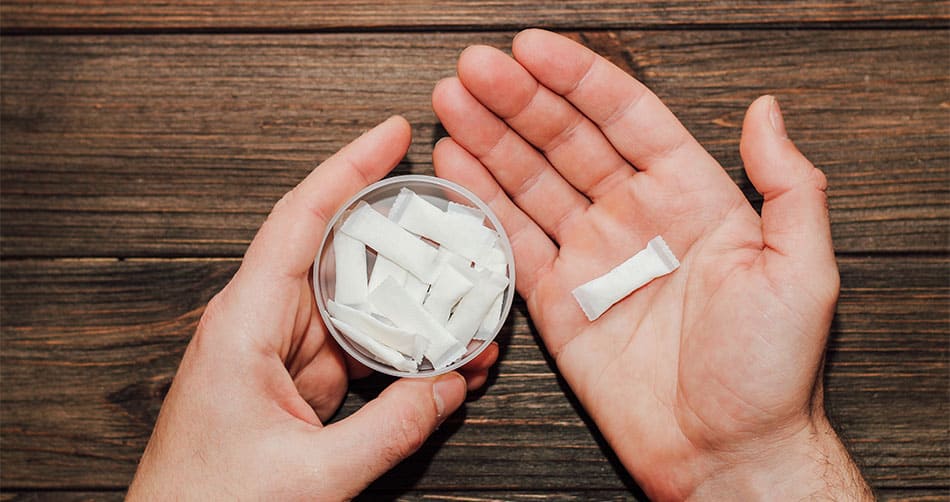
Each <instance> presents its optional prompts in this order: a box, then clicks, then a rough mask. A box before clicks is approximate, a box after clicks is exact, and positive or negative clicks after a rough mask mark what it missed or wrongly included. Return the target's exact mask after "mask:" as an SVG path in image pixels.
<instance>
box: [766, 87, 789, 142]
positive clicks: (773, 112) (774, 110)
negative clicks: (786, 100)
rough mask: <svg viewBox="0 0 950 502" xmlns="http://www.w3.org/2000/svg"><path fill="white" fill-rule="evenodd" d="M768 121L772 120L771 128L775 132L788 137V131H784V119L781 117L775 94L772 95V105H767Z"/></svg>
mask: <svg viewBox="0 0 950 502" xmlns="http://www.w3.org/2000/svg"><path fill="white" fill-rule="evenodd" d="M769 121H770V122H772V130H773V131H775V134H778V135H779V136H781V137H783V138H788V133H787V132H785V119H784V118H783V117H782V109H781V108H779V106H778V100H776V99H775V96H772V105H771V106H770V107H769Z"/></svg>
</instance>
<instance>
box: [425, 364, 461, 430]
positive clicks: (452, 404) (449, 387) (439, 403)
mask: <svg viewBox="0 0 950 502" xmlns="http://www.w3.org/2000/svg"><path fill="white" fill-rule="evenodd" d="M432 399H433V400H434V401H435V411H436V413H437V414H438V415H439V418H445V416H446V415H447V414H448V413H452V412H453V411H455V410H456V408H458V407H459V406H461V405H462V401H464V400H465V378H464V377H462V375H460V374H458V373H456V372H454V371H453V372H452V373H449V374H447V375H442V376H440V377H439V379H438V380H436V382H435V384H434V385H433V386H432Z"/></svg>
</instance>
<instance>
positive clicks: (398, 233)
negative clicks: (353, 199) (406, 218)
mask: <svg viewBox="0 0 950 502" xmlns="http://www.w3.org/2000/svg"><path fill="white" fill-rule="evenodd" d="M340 231H341V232H342V233H344V234H347V235H349V236H350V237H353V238H354V239H356V240H359V241H360V242H362V243H363V244H365V245H367V246H369V247H371V248H373V249H374V250H375V251H376V253H377V254H379V255H383V256H385V257H386V258H388V259H389V260H390V261H392V262H393V263H395V264H397V265H399V266H400V267H402V268H404V269H405V270H406V271H408V272H409V273H410V274H412V275H415V276H416V277H417V278H419V279H420V280H421V281H422V282H426V283H428V282H431V278H432V274H433V272H435V270H434V267H433V264H434V263H435V257H436V255H437V254H438V251H436V249H435V248H434V247H432V246H430V245H428V244H426V243H425V242H423V241H422V240H421V239H419V238H417V237H415V236H414V235H412V234H410V233H409V232H407V231H406V229H404V228H402V227H400V226H399V225H397V224H395V223H393V222H392V221H390V220H389V219H388V218H386V217H385V216H383V215H381V214H379V213H378V212H377V211H376V210H375V209H373V208H372V207H370V205H369V204H367V203H365V202H360V203H359V204H358V205H357V206H356V209H354V210H353V212H351V213H350V214H349V216H347V218H346V221H344V222H343V225H342V226H341V227H340ZM364 274H365V272H364Z"/></svg>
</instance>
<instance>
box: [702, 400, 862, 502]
mask: <svg viewBox="0 0 950 502" xmlns="http://www.w3.org/2000/svg"><path fill="white" fill-rule="evenodd" d="M690 499H692V500H722V499H731V500H862V501H863V500H873V494H872V492H871V489H870V487H868V485H867V483H866V482H865V481H864V478H863V477H862V476H861V472H860V471H859V470H858V468H857V466H856V465H855V464H854V461H853V460H852V459H851V457H850V455H849V454H848V451H847V450H846V449H845V447H844V445H843V444H842V443H841V440H840V439H839V438H838V436H837V434H835V431H834V429H832V427H831V424H829V423H828V421H827V419H826V418H824V417H821V418H819V419H816V420H814V422H813V424H812V425H810V426H809V427H807V428H806V429H803V430H802V431H801V432H800V433H799V434H796V435H795V436H794V437H793V438H790V439H789V440H788V441H787V442H783V443H782V444H780V445H776V446H775V447H773V448H772V449H770V450H769V451H768V452H764V453H763V454H762V455H760V456H757V457H756V458H755V459H753V460H749V461H745V462H742V463H737V464H734V465H727V466H726V467H724V468H723V469H720V470H719V471H717V473H716V474H715V475H713V476H712V477H710V478H709V479H707V480H705V481H704V482H703V483H702V484H700V485H699V486H698V487H697V489H696V490H695V491H694V492H693V493H692V495H691V496H690Z"/></svg>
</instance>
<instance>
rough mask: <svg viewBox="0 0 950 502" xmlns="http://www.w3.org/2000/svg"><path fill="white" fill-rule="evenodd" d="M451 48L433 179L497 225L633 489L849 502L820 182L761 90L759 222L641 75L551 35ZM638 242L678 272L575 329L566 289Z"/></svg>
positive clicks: (542, 325) (746, 134)
mask: <svg viewBox="0 0 950 502" xmlns="http://www.w3.org/2000/svg"><path fill="white" fill-rule="evenodd" d="M512 53H513V55H514V57H513V58H512V57H509V56H507V55H505V54H504V53H503V52H501V51H499V50H497V49H493V48H490V47H483V46H474V47H470V48H468V49H467V50H466V51H465V52H463V53H462V55H461V56H460V58H459V61H458V77H455V78H450V79H446V80H443V81H442V82H440V83H439V84H438V85H437V86H436V88H435V91H434V93H433V97H432V103H433V108H434V110H435V112H436V114H437V115H438V117H439V119H440V120H441V121H442V123H443V125H444V126H445V128H446V130H447V131H448V132H449V134H450V135H451V138H450V139H445V140H443V141H441V142H440V143H439V144H438V145H437V146H436V148H435V151H434V153H433V159H434V162H435V169H436V173H437V174H438V175H439V176H442V177H444V178H447V179H450V180H453V181H456V182H458V183H460V184H462V185H465V186H467V187H469V188H470V189H471V190H473V191H474V192H475V193H476V194H477V195H479V196H480V197H481V198H482V199H484V200H486V201H488V203H489V206H490V207H491V208H492V209H493V210H494V212H495V213H496V214H497V215H498V216H499V217H500V218H501V221H502V223H503V224H504V226H505V229H506V230H507V232H508V234H509V236H510V238H511V241H512V246H513V247H514V251H515V260H516V266H517V277H518V284H517V289H518V292H519V293H520V294H521V296H523V297H524V298H525V301H526V302H527V305H528V310H529V312H530V314H531V318H532V320H533V321H534V324H535V326H536V327H537V329H538V331H539V332H540V334H541V338H542V339H543V340H544V343H545V345H546V346H547V349H548V350H549V351H550V353H551V354H552V355H553V356H554V358H555V360H556V361H557V367H558V370H559V371H560V372H561V373H562V374H563V375H564V378H565V379H566V380H567V382H568V383H569V384H570V386H571V389H572V390H573V391H574V392H575V393H576V394H577V396H578V398H579V399H580V401H581V403H582V404H583V405H584V407H585V409H586V410H587V411H588V412H589V413H590V414H591V416H592V417H593V419H594V421H595V422H596V424H597V426H598V427H599V429H600V430H601V432H603V434H604V436H605V437H606V439H607V441H608V442H609V443H610V445H611V446H612V447H613V449H614V450H615V451H616V452H617V454H618V456H619V457H620V459H621V461H622V462H623V464H624V466H625V467H626V468H627V469H628V470H629V471H630V473H631V474H632V475H633V476H634V477H635V478H636V480H637V482H638V483H639V484H640V485H641V486H642V487H643V489H644V490H645V491H646V492H647V494H649V495H650V496H651V497H652V498H654V499H657V500H681V499H689V498H713V499H721V498H727V499H735V500H755V499H773V500H776V499H780V500H793V499H810V498H818V499H835V500H845V499H869V498H870V497H871V494H870V491H869V489H868V487H867V485H866V484H865V482H864V480H863V479H862V477H861V475H860V472H859V471H858V469H857V468H856V467H855V465H854V464H853V462H852V461H851V460H850V458H849V456H848V453H847V451H846V450H845V448H844V446H843V445H842V444H841V442H840V441H839V440H838V438H837V436H836V435H835V433H834V431H833V429H832V428H831V427H830V425H829V423H828V420H827V419H826V417H825V413H824V408H823V405H822V389H821V381H820V378H819V375H820V373H821V368H822V361H823V357H822V355H823V351H824V347H825V342H826V340H827V336H828V332H829V327H830V324H831V319H832V316H833V314H834V306H835V302H836V299H837V294H838V287H839V279H838V270H837V265H836V263H835V258H834V250H833V247H832V243H831V234H830V225H829V221H828V210H827V206H826V198H825V187H826V181H825V176H824V175H823V174H822V172H821V171H819V170H818V169H816V168H815V167H813V166H812V164H811V163H810V162H809V161H808V160H807V159H806V158H805V157H804V156H803V155H802V154H801V153H800V152H799V151H798V150H797V149H796V148H795V146H794V145H793V143H792V142H791V140H789V139H788V136H787V134H786V131H785V126H784V122H783V119H782V115H781V111H780V110H779V108H778V105H777V103H776V102H775V100H774V98H772V97H770V96H764V97H762V98H760V99H758V100H756V101H755V102H754V103H753V104H752V106H751V107H750V108H749V110H748V112H747V114H746V118H745V122H744V125H743V131H742V141H741V146H740V150H741V153H742V159H743V162H744V164H745V169H746V173H747V174H748V177H749V179H750V180H751V181H752V183H753V185H754V186H755V188H756V190H758V191H759V192H760V193H761V194H762V195H763V196H764V199H765V202H764V204H763V207H762V214H761V217H760V215H759V214H757V213H756V211H755V210H754V209H753V208H752V206H751V205H750V204H749V202H748V201H747V200H746V198H745V197H744V196H743V195H742V193H741V191H740V190H739V189H738V187H737V186H736V185H735V183H733V181H732V180H731V179H730V177H729V176H728V175H727V174H726V172H725V171H724V170H723V169H722V167H721V166H720V165H719V164H718V163H717V162H716V160H715V159H713V158H712V157H711V156H710V155H709V154H708V153H707V152H706V151H705V149H703V147H702V146H701V145H700V144H699V143H698V142H697V141H696V140H695V139H694V138H693V137H692V136H691V135H690V134H689V132H688V131H687V130H686V129H685V128H684V127H683V126H682V124H680V122H679V121H678V120H677V119H676V117H675V116H674V115H673V114H672V113H671V112H670V110H669V109H667V108H666V106H664V105H663V103H662V102H661V101H660V100H659V99H658V98H657V97H656V95H654V94H653V93H652V92H651V91H650V90H649V89H647V88H646V87H645V86H644V85H643V84H641V83H640V82H638V81H636V80H635V79H634V78H633V77H631V76H630V75H628V74H626V73H625V72H624V71H622V70H620V69H619V68H617V67H616V66H614V65H612V64H611V63H609V62H608V61H607V60H606V59H604V58H602V57H600V56H598V55H597V54H595V53H594V52H592V51H590V50H588V49H587V48H585V47H583V46H581V45H579V44H577V43H575V42H573V41H571V40H568V39H566V38H564V37H561V36H559V35H556V34H553V33H550V32H545V31H541V30H528V31H525V32H522V33H521V34H519V35H518V36H517V37H516V38H515V40H514V42H513V45H512ZM655 235H662V236H663V237H664V238H665V239H666V241H667V242H668V243H669V244H670V246H671V248H672V250H673V251H674V253H675V254H676V255H677V256H678V257H679V259H680V261H681V263H682V265H681V267H680V268H679V269H678V270H676V271H675V272H674V273H673V274H670V275H669V276H666V277H662V278H659V279H657V280H655V281H654V282H652V283H651V284H649V285H647V286H646V287H644V288H642V289H640V290H638V291H636V292H634V293H633V294H632V295H630V296H629V297H627V298H626V299H624V300H623V301H621V302H620V303H618V304H616V305H614V306H613V308H611V309H610V310H609V311H608V312H607V313H605V314H604V315H603V316H602V317H601V318H600V319H597V320H596V321H594V322H590V321H588V319H587V318H586V317H585V316H584V314H583V312H582V311H581V309H580V308H579V307H578V305H577V303H576V302H575V301H574V299H573V297H572V296H571V290H572V289H573V288H575V287H577V286H578V285H580V284H582V283H584V282H587V281H588V280H590V279H592V278H594V277H597V276H599V275H601V274H603V273H605V272H607V271H608V270H610V269H611V268H613V267H614V266H616V265H617V264H619V263H621V262H622V261H623V260H624V259H626V258H627V257H629V256H631V255H632V254H633V253H634V252H636V251H638V250H639V249H641V248H643V246H644V245H645V244H646V242H647V241H648V240H650V239H651V238H652V237H653V236H655Z"/></svg>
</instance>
